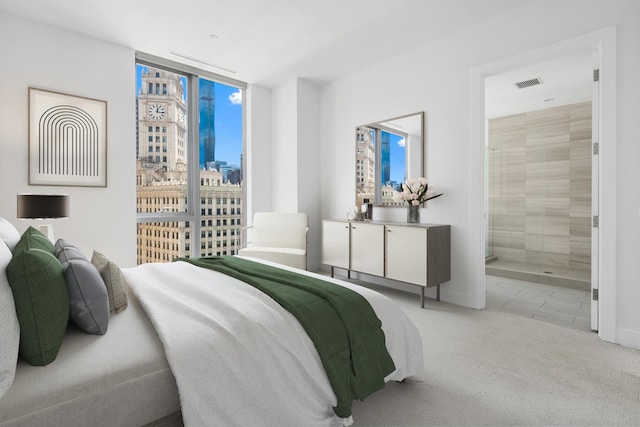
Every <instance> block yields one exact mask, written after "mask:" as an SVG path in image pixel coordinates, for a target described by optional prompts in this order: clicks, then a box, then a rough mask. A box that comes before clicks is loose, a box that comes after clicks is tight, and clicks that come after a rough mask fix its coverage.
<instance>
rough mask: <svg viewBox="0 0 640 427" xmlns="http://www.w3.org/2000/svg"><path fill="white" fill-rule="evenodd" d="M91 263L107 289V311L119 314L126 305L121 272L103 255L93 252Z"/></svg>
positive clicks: (124, 284)
mask: <svg viewBox="0 0 640 427" xmlns="http://www.w3.org/2000/svg"><path fill="white" fill-rule="evenodd" d="M91 263H92V264H93V265H95V266H96V268H97V269H98V271H99V272H100V275H101V276H102V280H104V284H105V286H106V287H107V294H108V295H109V309H110V310H111V311H115V312H116V313H120V312H121V311H122V310H124V309H125V308H127V304H128V301H127V291H126V282H125V280H124V275H123V274H122V271H120V268H118V266H117V265H116V264H115V263H113V262H111V261H109V260H108V259H107V258H106V257H105V256H104V255H102V254H101V253H100V252H97V251H95V250H94V251H93V255H92V256H91Z"/></svg>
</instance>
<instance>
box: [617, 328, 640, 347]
mask: <svg viewBox="0 0 640 427" xmlns="http://www.w3.org/2000/svg"><path fill="white" fill-rule="evenodd" d="M616 341H617V342H616V344H620V345H622V346H625V347H631V348H635V349H637V350H640V332H639V331H634V330H633V329H623V328H618V329H617V330H616Z"/></svg>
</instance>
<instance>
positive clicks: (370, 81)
mask: <svg viewBox="0 0 640 427" xmlns="http://www.w3.org/2000/svg"><path fill="white" fill-rule="evenodd" d="M544 4H546V5H547V7H541V6H540V2H531V3H528V4H526V5H524V6H522V7H520V8H517V9H515V10H511V11H508V12H505V13H504V14H502V15H500V16H497V17H494V18H492V19H490V20H487V21H486V22H483V23H480V24H477V25H474V26H472V27H468V28H466V29H464V30H461V31H458V32H456V33H454V34H452V35H450V36H446V37H442V38H441V39H439V40H436V41H433V42H431V43H427V44H425V45H424V46H422V47H420V48H417V49H414V50H412V51H410V52H407V53H403V54H400V55H398V56H396V57H395V58H391V59H387V60H384V61H382V62H380V63H378V64H375V65H373V66H370V67H367V68H364V69H361V70H359V71H357V72H354V73H351V74H349V75H347V76H344V77H342V78H340V79H338V80H336V81H334V82H332V83H331V84H329V85H327V86H325V87H324V88H323V90H322V94H321V105H322V106H321V118H322V119H321V123H322V129H321V139H322V143H323V150H322V152H321V156H322V160H321V162H322V164H323V165H327V167H325V168H323V169H322V172H321V178H322V188H321V195H320V197H321V205H322V216H323V218H344V217H345V213H346V210H347V209H348V208H349V207H350V206H352V205H353V203H354V200H355V192H354V188H353V185H351V183H352V182H353V168H354V157H355V153H354V150H353V133H354V128H355V126H357V125H358V124H362V123H368V122H372V121H377V120H380V119H384V118H388V117H395V116H399V115H403V114H408V113H413V112H417V111H425V112H426V128H427V131H426V144H427V146H426V157H427V160H426V165H425V167H426V175H427V177H428V178H429V179H430V180H433V181H434V182H435V183H437V185H438V188H439V190H441V191H443V192H444V193H445V195H444V196H443V197H441V198H439V199H437V200H434V201H433V202H431V203H429V207H428V208H426V209H425V210H423V212H422V220H423V222H433V223H447V224H451V225H452V280H451V282H450V283H447V284H446V285H444V286H442V299H443V300H445V301H450V302H453V303H456V304H460V305H464V306H473V305H474V301H475V299H476V298H475V297H476V296H477V292H478V289H479V288H480V287H481V286H482V285H481V283H482V277H477V276H478V275H477V274H476V272H477V270H474V269H473V268H470V267H469V266H470V265H474V263H477V262H478V261H482V260H478V259H477V258H478V256H480V254H482V256H483V254H484V252H483V249H482V248H481V247H477V248H476V247H475V246H476V245H475V243H476V242H479V239H478V236H479V233H481V232H482V230H481V228H482V227H481V226H480V227H478V226H477V225H478V224H476V223H474V222H473V221H470V215H469V212H472V210H473V209H476V207H477V206H478V205H480V202H479V199H478V194H476V192H475V189H476V185H475V180H476V177H475V176H471V175H470V165H476V166H477V165H479V162H480V161H481V160H480V159H479V158H478V159H475V158H470V157H469V155H468V153H469V141H470V137H471V135H470V133H471V125H470V124H471V122H472V120H471V117H470V115H471V111H472V108H471V93H472V88H471V80H472V79H471V71H472V69H473V68H474V67H479V66H481V65H483V64H487V63H491V62H494V61H498V60H500V59H503V58H508V57H510V56H512V55H516V54H519V53H521V52H523V51H527V50H531V49H536V48H540V47H543V46H546V45H550V44H553V43H556V42H559V41H561V40H565V39H569V38H572V37H575V36H578V35H581V34H584V33H587V32H590V31H596V30H598V29H601V28H604V27H608V26H610V25H617V29H618V32H617V34H618V39H617V64H616V65H617V92H616V95H617V118H618V120H617V153H616V156H617V183H618V186H617V188H604V191H606V192H613V193H615V192H617V203H616V204H617V206H616V208H617V209H613V210H611V211H612V212H617V214H616V222H617V226H618V229H617V230H614V232H615V233H616V236H615V237H616V240H617V250H618V261H617V265H616V266H615V269H616V274H615V275H614V276H615V277H617V283H616V289H617V295H616V299H617V302H616V306H617V310H615V311H616V313H615V316H616V319H615V324H616V332H615V335H616V336H615V337H614V339H613V341H615V342H619V343H621V344H624V345H629V346H633V347H637V348H640V309H639V306H640V286H637V283H638V277H640V263H638V262H637V254H639V253H640V239H639V238H638V236H639V235H640V221H639V219H638V215H639V210H640V193H639V192H638V191H636V188H635V186H636V184H637V183H638V182H640V168H638V167H637V161H638V159H640V144H638V140H640V129H639V128H638V125H637V123H638V119H637V118H638V116H639V115H640V108H639V107H638V99H639V98H640V93H639V90H640V84H639V82H638V79H637V75H635V74H636V73H637V70H638V69H640V50H639V49H638V40H640V3H638V2H635V1H613V2H602V1H597V0H591V1H581V0H568V1H563V2H553V3H548V4H547V3H544ZM550 7H551V8H552V12H551V11H550V10H549V8H550ZM541 23H544V25H543V26H542V25H541ZM478 157H480V156H478ZM605 181H606V180H605ZM374 215H376V216H378V217H381V218H396V219H398V220H404V210H402V209H398V208H385V209H383V208H376V209H375V210H374ZM315 243H317V244H319V243H318V242H315Z"/></svg>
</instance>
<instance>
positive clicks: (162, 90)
mask: <svg viewBox="0 0 640 427" xmlns="http://www.w3.org/2000/svg"><path fill="white" fill-rule="evenodd" d="M141 77H142V84H141V86H140V89H139V92H138V98H137V99H138V157H139V158H140V160H141V161H142V162H144V163H145V165H147V167H150V168H153V169H156V170H164V171H178V170H181V169H184V165H185V164H186V145H185V144H186V139H187V125H186V111H187V109H186V105H185V88H184V86H183V84H182V80H181V79H180V76H178V75H176V74H174V73H169V72H166V71H164V70H160V69H156V68H151V67H149V68H148V69H147V70H146V71H143V73H142V76H141Z"/></svg>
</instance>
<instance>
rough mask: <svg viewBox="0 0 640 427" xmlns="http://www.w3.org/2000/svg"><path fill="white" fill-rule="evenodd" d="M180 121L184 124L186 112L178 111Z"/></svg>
mask: <svg viewBox="0 0 640 427" xmlns="http://www.w3.org/2000/svg"><path fill="white" fill-rule="evenodd" d="M178 121H179V122H180V123H184V111H182V110H179V111H178Z"/></svg>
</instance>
